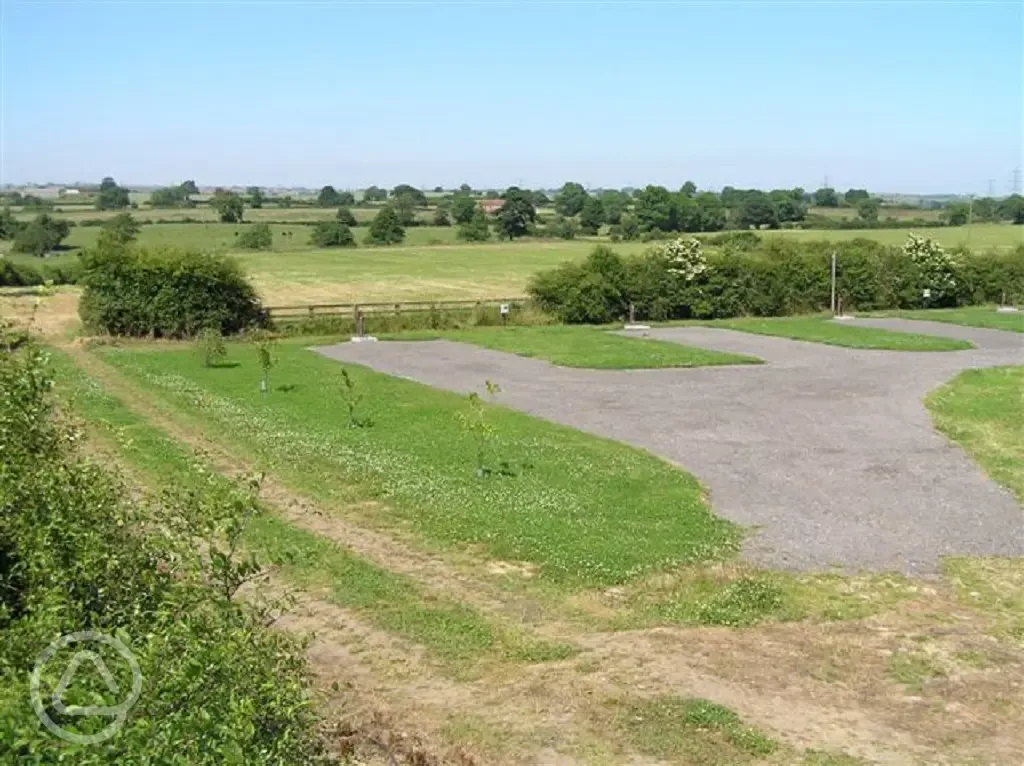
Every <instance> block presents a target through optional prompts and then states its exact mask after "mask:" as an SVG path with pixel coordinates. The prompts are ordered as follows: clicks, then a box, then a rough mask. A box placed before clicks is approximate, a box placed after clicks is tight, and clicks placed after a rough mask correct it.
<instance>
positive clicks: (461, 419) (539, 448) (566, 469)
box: [98, 342, 739, 589]
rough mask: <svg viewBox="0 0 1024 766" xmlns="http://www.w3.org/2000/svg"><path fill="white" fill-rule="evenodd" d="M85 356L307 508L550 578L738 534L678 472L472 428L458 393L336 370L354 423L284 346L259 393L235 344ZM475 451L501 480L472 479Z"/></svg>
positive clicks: (637, 458) (303, 359) (579, 581)
mask: <svg viewBox="0 0 1024 766" xmlns="http://www.w3.org/2000/svg"><path fill="white" fill-rule="evenodd" d="M98 353H102V354H103V356H104V358H105V359H106V360H107V361H108V362H110V363H111V364H113V365H115V366H116V367H118V368H119V369H121V370H122V371H123V372H125V373H126V374H127V375H128V376H129V377H131V378H132V379H133V380H134V381H136V383H137V384H139V385H140V386H141V387H143V388H145V389H148V390H149V391H150V392H151V393H152V395H154V396H157V397H161V398H162V399H164V400H165V401H168V402H169V403H171V404H172V405H174V406H175V407H178V408H181V409H185V408H187V409H188V410H189V411H190V412H191V413H194V414H195V415H197V416H199V417H201V418H202V420H203V423H204V424H207V425H208V427H209V428H210V429H211V435H212V436H215V437H217V438H224V435H225V434H229V435H230V439H231V445H232V448H234V449H237V450H238V451H239V453H240V454H242V455H244V456H245V457H246V459H248V460H249V461H250V462H252V463H254V464H256V465H259V466H261V467H264V468H266V469H267V470H270V471H271V472H273V473H274V474H275V475H277V476H280V477H282V478H283V479H284V480H285V481H286V482H288V483H289V484H290V485H292V486H294V487H296V488H297V489H299V490H301V491H302V492H304V493H306V494H308V495H309V496H311V497H313V498H315V499H317V500H318V501H320V502H323V503H325V504H327V505H341V504H343V503H350V502H352V501H361V500H367V499H375V500H382V501H384V503H383V505H382V506H375V508H374V510H367V511H364V513H365V514H366V517H365V518H366V521H368V522H371V523H376V524H378V525H382V526H392V527H393V526H400V527H403V528H405V529H407V530H408V531H411V532H412V533H414V534H417V535H419V536H422V537H423V538H426V539H427V540H430V541H432V542H434V543H437V544H440V545H442V546H451V547H454V548H457V549H462V550H467V549H471V550H473V551H476V552H480V553H482V554H484V555H486V556H488V557H490V558H493V559H500V560H511V561H515V562H527V563H529V564H533V565H536V567H537V569H538V572H539V577H540V578H541V580H542V581H545V582H549V583H552V584H554V585H557V586H559V587H563V588H569V589H575V588H581V587H600V586H606V585H612V584H617V583H621V582H624V581H626V580H628V579H630V578H633V577H636V576H638V575H641V574H643V573H644V572H650V571H654V570H658V569H662V568H665V567H669V566H676V565H679V564H682V563H687V562H690V563H693V562H699V561H705V560H709V559H714V558H719V557H722V556H726V555H728V554H730V553H731V552H732V551H734V550H735V547H736V544H737V542H738V538H739V530H738V529H737V528H736V527H735V526H734V525H732V524H730V523H729V522H726V521H724V520H722V519H719V518H717V517H715V516H714V515H713V514H712V513H711V511H710V510H709V508H708V506H707V504H706V503H705V501H704V498H703V493H702V490H701V487H700V485H699V484H698V482H697V481H696V480H695V479H694V478H693V477H692V476H690V475H689V474H687V473H685V472H683V471H680V470H678V469H676V468H674V467H672V466H670V465H669V464H667V463H665V462H664V461H662V460H659V459H658V458H656V457H654V456H652V455H650V454H648V453H645V452H642V451H640V450H637V449H634V448H632V447H628V446H625V445H622V444H619V443H616V442H612V441H609V440H605V439H600V438H598V437H594V436H590V435H588V434H584V433H581V432H579V431H575V430H573V429H570V428H565V427H562V426H558V425H554V424H551V423H547V422H545V421H542V420H538V419H536V418H532V417H530V416H527V415H524V414H522V413H519V412H514V411H512V410H507V409H505V408H502V407H497V406H491V405H485V406H484V407H483V409H482V415H481V417H482V419H483V423H484V427H483V428H482V429H481V428H479V427H476V426H474V425H473V424H474V423H479V421H477V420H475V417H476V416H475V415H474V411H473V409H472V408H471V407H470V405H469V402H467V400H466V399H465V398H464V397H460V396H457V395H455V394H452V393H449V392H444V391H439V390H436V389H432V388H430V387H428V386H424V385H421V384H418V383H414V382H411V381H406V380H401V379H398V378H394V377H390V376H387V375H382V374H380V373H375V372H373V371H371V370H368V369H365V368H361V367H357V366H349V367H348V368H347V369H348V372H349V375H350V376H351V380H352V381H353V383H354V385H355V388H356V390H357V391H358V392H359V393H360V394H361V396H362V401H361V403H360V409H361V411H362V415H361V417H369V418H371V419H372V421H373V425H372V426H371V427H363V428H358V427H350V425H349V421H348V413H347V409H346V404H345V401H344V399H343V395H342V382H341V367H340V365H338V363H337V362H334V361H332V360H329V359H326V358H324V357H320V356H318V355H317V354H315V353H312V352H310V351H307V350H305V349H303V348H301V347H300V346H299V345H298V344H297V343H292V342H289V343H282V344H281V345H280V346H279V347H278V349H277V354H278V358H279V364H278V365H277V367H276V368H275V369H274V370H273V371H272V373H271V383H272V388H273V390H272V392H271V393H270V394H269V395H261V394H260V392H259V386H258V382H259V380H260V371H259V368H258V366H257V359H256V355H255V353H254V352H253V351H252V349H250V348H248V347H232V348H231V356H230V362H231V363H232V365H234V366H224V367H220V368H215V369H209V368H205V367H203V366H201V364H200V363H199V362H198V361H197V360H196V358H195V356H194V355H193V353H192V352H191V350H186V349H180V347H179V348H178V349H175V350H161V351H151V350H146V349H145V348H134V349H132V350H125V349H107V350H100V351H99V352H98ZM497 382H498V383H499V384H500V382H501V381H497ZM481 383H483V381H481ZM467 423H468V424H469V427H467ZM481 435H482V437H481ZM478 437H481V438H483V442H482V443H481V441H480V440H479V439H478ZM478 449H482V450H483V451H484V453H485V457H486V460H487V461H488V463H489V464H490V465H499V464H507V467H508V468H509V469H510V470H509V471H508V472H507V473H511V474H514V475H506V472H498V471H496V472H494V473H492V474H491V475H488V476H486V477H485V478H479V477H478V476H477V453H478ZM339 501H340V502H339Z"/></svg>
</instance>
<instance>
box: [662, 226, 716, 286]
mask: <svg viewBox="0 0 1024 766" xmlns="http://www.w3.org/2000/svg"><path fill="white" fill-rule="evenodd" d="M661 255H662V257H663V258H664V259H665V260H666V261H668V270H669V273H671V274H674V275H676V276H677V277H680V278H682V279H683V280H684V281H686V282H692V281H693V280H694V279H695V278H696V277H698V276H700V275H701V274H703V273H704V272H706V271H707V270H708V262H707V259H706V258H704V249H703V248H702V247H701V244H700V240H697V239H694V238H692V237H691V238H689V239H676V240H673V241H672V242H669V243H668V244H667V245H664V246H662V248H661Z"/></svg>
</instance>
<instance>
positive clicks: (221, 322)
mask: <svg viewBox="0 0 1024 766" xmlns="http://www.w3.org/2000/svg"><path fill="white" fill-rule="evenodd" d="M82 260H83V266H84V272H83V275H82V279H81V284H82V285H84V287H85V290H84V292H83V293H82V299H81V301H80V303H79V307H78V313H79V315H80V316H81V318H82V321H83V322H84V323H85V325H86V326H87V327H88V328H90V329H92V330H94V331H100V332H106V333H109V334H111V335H131V336H151V337H163V338H182V337H190V336H193V335H196V334H197V333H198V332H200V331H201V330H204V329H207V328H214V329H217V330H219V331H220V332H221V333H223V334H225V335H228V334H233V333H237V332H240V331H242V330H245V329H246V328H249V327H254V326H258V327H262V326H265V325H266V324H267V321H268V318H267V312H266V310H265V309H264V308H263V306H262V305H261V303H260V300H259V297H258V296H257V294H256V291H255V290H254V289H253V287H252V285H250V284H249V282H248V281H247V280H246V279H245V276H244V275H243V274H242V271H241V269H240V267H239V266H238V264H237V263H236V262H235V261H233V260H231V259H229V258H226V257H223V256H217V255H204V254H202V253H197V252H194V251H189V250H178V249H173V248H164V249H155V250H147V249H144V248H133V247H120V248H110V249H107V250H95V251H91V252H88V253H86V254H85V255H84V256H83V257H82Z"/></svg>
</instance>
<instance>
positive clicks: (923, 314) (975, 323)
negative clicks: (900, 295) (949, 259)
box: [871, 306, 1024, 333]
mask: <svg viewBox="0 0 1024 766" xmlns="http://www.w3.org/2000/svg"><path fill="white" fill-rule="evenodd" d="M871 316H880V317H898V318H900V319H926V320H929V321H932V322H948V323H949V324H958V325H963V326H964V327H982V328H986V329H989V330H1008V331H1009V332H1022V333H1024V311H1018V312H1016V313H1014V312H999V311H996V309H995V306H969V307H966V308H959V309H926V310H922V311H879V312H876V313H873V314H872V315H871Z"/></svg>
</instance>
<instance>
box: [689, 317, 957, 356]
mask: <svg viewBox="0 0 1024 766" xmlns="http://www.w3.org/2000/svg"><path fill="white" fill-rule="evenodd" d="M708 324H709V325H710V326H711V327H724V328H726V329H729V330H740V331H741V332H750V333H755V334H757V335H775V336H778V337H782V338H793V339H794V340H806V341H811V342H813V343H825V344H827V345H829V346H843V347H845V348H865V349H879V350H889V351H960V350H963V349H968V348H974V346H973V345H972V344H971V343H968V342H967V341H965V340H957V339H956V338H940V337H937V336H935V335H919V334H916V333H905V332H893V331H891V330H879V329H875V328H872V327H858V326H857V325H854V324H849V323H842V322H833V321H831V320H830V319H829V318H828V317H782V318H778V319H775V318H772V319H723V320H721V321H716V322H711V323H708Z"/></svg>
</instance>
